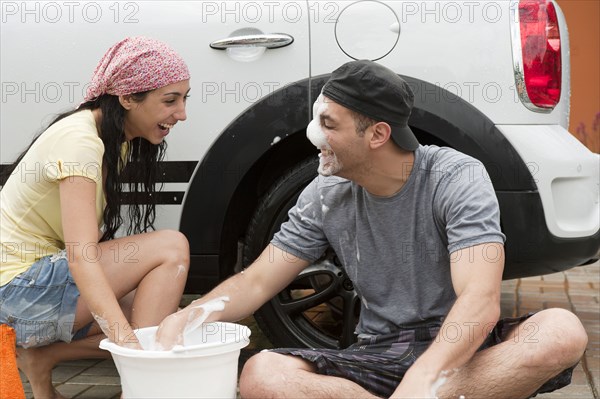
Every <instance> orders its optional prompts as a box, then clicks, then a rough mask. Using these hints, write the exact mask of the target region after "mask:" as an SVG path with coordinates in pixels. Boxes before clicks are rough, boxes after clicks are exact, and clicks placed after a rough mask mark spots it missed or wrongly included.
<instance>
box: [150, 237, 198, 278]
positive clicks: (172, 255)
mask: <svg viewBox="0 0 600 399" xmlns="http://www.w3.org/2000/svg"><path fill="white" fill-rule="evenodd" d="M156 233H157V234H159V235H160V242H161V247H162V248H161V254H162V256H163V257H164V259H165V261H166V262H167V263H171V262H173V263H177V266H179V265H181V266H182V267H184V268H185V271H186V273H187V270H188V268H189V264H190V245H189V242H188V240H187V237H186V236H185V235H184V234H183V233H181V232H179V231H177V230H160V231H157V232H156Z"/></svg>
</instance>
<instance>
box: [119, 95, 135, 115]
mask: <svg viewBox="0 0 600 399" xmlns="http://www.w3.org/2000/svg"><path fill="white" fill-rule="evenodd" d="M119 103H121V106H122V107H123V108H125V109H126V110H127V111H129V110H130V109H131V108H133V104H134V101H133V97H131V96H130V95H128V94H127V95H124V96H119Z"/></svg>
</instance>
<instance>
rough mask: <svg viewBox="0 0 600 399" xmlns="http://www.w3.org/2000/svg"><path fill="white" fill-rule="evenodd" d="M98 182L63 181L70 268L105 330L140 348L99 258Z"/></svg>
mask: <svg viewBox="0 0 600 399" xmlns="http://www.w3.org/2000/svg"><path fill="white" fill-rule="evenodd" d="M96 184H97V183H96V182H94V181H93V180H91V179H88V178H85V177H80V176H71V177H68V178H66V179H63V180H62V181H61V182H60V206H61V215H62V225H63V233H64V239H65V246H66V248H67V253H68V256H69V259H68V260H69V268H70V270H71V274H72V275H73V278H74V280H75V283H76V284H77V287H78V288H79V291H80V293H81V297H80V298H81V299H83V300H84V301H85V303H86V304H87V306H88V308H89V309H90V311H91V312H92V315H93V316H94V318H95V319H96V321H97V322H98V324H99V325H100V327H101V328H102V331H103V332H104V333H105V334H106V336H107V337H108V338H109V339H110V340H111V341H113V342H116V343H117V344H119V345H127V344H131V345H134V346H136V347H137V345H138V344H137V339H136V337H135V335H134V334H133V330H132V328H131V326H130V325H129V322H128V321H127V319H126V318H125V315H124V314H123V312H122V310H121V308H120V306H119V304H118V302H117V298H116V297H115V294H114V292H113V290H112V288H111V287H110V285H109V284H108V280H107V279H106V276H105V274H104V271H103V268H102V265H101V264H100V263H99V262H98V261H96V259H98V258H99V256H98V255H99V254H98V252H97V251H99V250H100V249H99V246H98V224H97V220H96Z"/></svg>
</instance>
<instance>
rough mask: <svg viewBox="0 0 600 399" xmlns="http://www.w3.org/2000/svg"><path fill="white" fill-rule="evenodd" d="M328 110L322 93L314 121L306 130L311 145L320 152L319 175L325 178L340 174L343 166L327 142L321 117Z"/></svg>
mask: <svg viewBox="0 0 600 399" xmlns="http://www.w3.org/2000/svg"><path fill="white" fill-rule="evenodd" d="M327 109H328V103H327V102H326V101H325V97H324V96H323V94H322V93H321V94H320V95H319V97H318V98H317V100H316V101H315V103H314V105H313V120H312V121H311V122H310V123H309V124H308V127H307V128H306V135H307V137H308V139H309V140H310V142H311V143H313V145H314V146H315V147H317V148H318V149H319V150H321V153H320V154H319V169H318V172H319V174H321V175H323V176H331V175H334V174H336V173H337V172H339V171H340V170H341V168H342V164H341V163H340V162H339V160H338V159H337V157H336V155H335V153H334V152H333V150H332V149H331V146H330V145H329V142H328V141H327V135H326V134H325V131H324V130H323V126H322V125H321V115H322V114H323V113H324V112H326V111H327Z"/></svg>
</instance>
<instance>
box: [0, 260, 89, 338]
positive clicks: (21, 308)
mask: <svg viewBox="0 0 600 399" xmlns="http://www.w3.org/2000/svg"><path fill="white" fill-rule="evenodd" d="M78 298H79V289H78V288H77V286H76V285H75V281H74V280H73V277H72V276H71V272H70V271H69V264H68V262H67V258H66V256H65V254H64V252H63V253H59V254H58V255H53V256H46V257H44V258H41V259H39V260H38V261H37V262H35V263H34V264H33V265H32V266H31V267H30V268H29V269H28V270H27V271H25V272H23V273H21V274H19V275H18V276H17V277H15V278H14V279H13V280H11V281H10V282H9V283H8V284H5V285H3V286H2V287H0V324H7V325H9V326H10V327H12V328H13V329H14V330H15V333H16V336H17V346H20V347H23V348H29V347H34V346H42V345H48V344H50V343H53V342H56V341H64V342H71V340H77V339H80V338H83V337H85V336H86V335H87V332H88V331H89V328H90V327H91V324H89V325H87V326H85V327H84V328H82V329H81V330H79V331H77V332H76V333H75V334H73V332H72V331H73V321H74V320H75V309H76V307H77V299H78Z"/></svg>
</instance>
